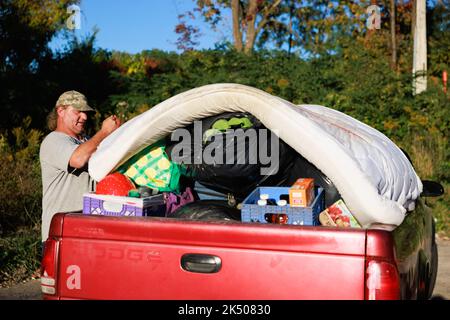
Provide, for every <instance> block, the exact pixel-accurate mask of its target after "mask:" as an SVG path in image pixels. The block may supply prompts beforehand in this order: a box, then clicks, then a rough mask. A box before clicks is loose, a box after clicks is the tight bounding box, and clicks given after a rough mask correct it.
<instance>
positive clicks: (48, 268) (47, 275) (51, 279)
mask: <svg viewBox="0 0 450 320" xmlns="http://www.w3.org/2000/svg"><path fill="white" fill-rule="evenodd" d="M58 248H59V242H58V241H56V240H54V239H52V238H49V239H48V240H47V241H45V245H44V252H43V256H42V262H41V291H42V293H43V294H47V295H54V294H56V285H57V284H56V276H57V274H58V273H57V272H58V270H57V269H58V265H57V263H58Z"/></svg>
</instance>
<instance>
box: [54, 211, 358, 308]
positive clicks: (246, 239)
mask: <svg viewBox="0 0 450 320" xmlns="http://www.w3.org/2000/svg"><path fill="white" fill-rule="evenodd" d="M365 246H366V232H365V231H364V230H357V229H356V230H355V229H345V230H343V229H336V228H325V227H302V226H289V225H283V226H280V225H268V224H244V223H236V222H233V223H231V222H199V221H187V220H176V219H167V218H123V217H120V218H117V217H99V216H83V215H77V214H67V215H66V216H65V217H64V224H63V230H62V240H61V243H60V250H59V252H60V257H59V262H60V263H59V270H60V271H59V281H58V292H59V293H60V297H61V298H69V299H70V298H84V299H96V298H99V297H101V298H103V299H171V300H177V299H208V300H211V299H223V300H228V299H364V274H365ZM189 254H191V255H192V254H194V255H193V256H186V255H189ZM199 257H200V260H199V261H197V260H196V258H199ZM205 259H206V260H205ZM211 263H212V264H211ZM214 263H215V266H214ZM182 265H183V266H182ZM186 269H187V270H186ZM192 269H194V270H193V271H188V270H192ZM212 269H217V270H212ZM204 272H210V273H204Z"/></svg>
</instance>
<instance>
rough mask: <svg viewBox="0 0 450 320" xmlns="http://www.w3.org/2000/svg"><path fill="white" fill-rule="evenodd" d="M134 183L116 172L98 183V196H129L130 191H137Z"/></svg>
mask: <svg viewBox="0 0 450 320" xmlns="http://www.w3.org/2000/svg"><path fill="white" fill-rule="evenodd" d="M135 188H136V187H135V186H134V183H133V182H132V181H131V180H130V178H128V177H127V176H125V175H123V174H121V173H119V172H115V173H112V174H110V175H107V176H106V177H105V178H103V179H102V180H100V181H99V183H97V189H96V190H95V193H96V194H105V195H112V196H121V197H126V196H128V191H130V190H132V189H135Z"/></svg>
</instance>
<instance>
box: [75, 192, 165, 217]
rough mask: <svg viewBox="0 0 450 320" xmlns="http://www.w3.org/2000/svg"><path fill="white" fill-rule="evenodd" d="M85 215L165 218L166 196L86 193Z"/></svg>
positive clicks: (84, 200)
mask: <svg viewBox="0 0 450 320" xmlns="http://www.w3.org/2000/svg"><path fill="white" fill-rule="evenodd" d="M83 213H84V214H93V215H105V216H125V217H142V216H155V217H164V216H165V213H166V199H165V195H164V194H158V195H156V196H151V197H146V198H131V197H118V196H110V195H99V194H94V193H85V194H84V195H83Z"/></svg>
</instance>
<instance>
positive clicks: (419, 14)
mask: <svg viewBox="0 0 450 320" xmlns="http://www.w3.org/2000/svg"><path fill="white" fill-rule="evenodd" d="M414 1H415V9H416V10H415V16H414V17H413V18H414V20H415V23H414V57H413V77H414V80H413V90H414V95H416V94H419V93H421V92H423V91H425V90H427V75H426V72H427V7H426V0H414Z"/></svg>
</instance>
